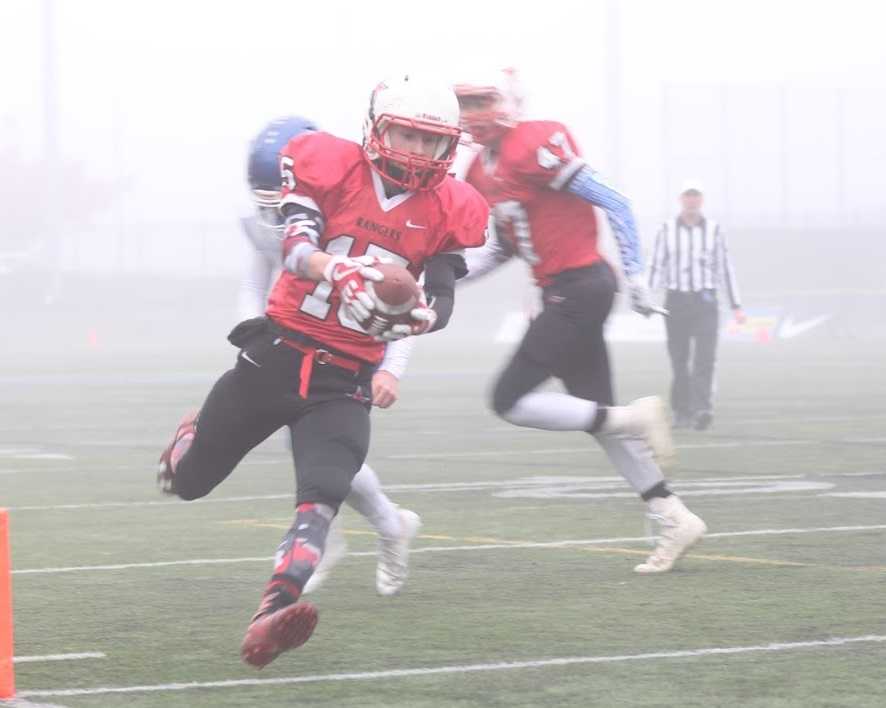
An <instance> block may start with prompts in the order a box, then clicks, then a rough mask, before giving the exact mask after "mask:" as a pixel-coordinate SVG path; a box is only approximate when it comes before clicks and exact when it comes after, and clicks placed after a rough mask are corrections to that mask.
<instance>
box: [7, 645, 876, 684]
mask: <svg viewBox="0 0 886 708" xmlns="http://www.w3.org/2000/svg"><path fill="white" fill-rule="evenodd" d="M863 642H871V643H873V642H876V643H881V642H886V636H883V635H879V634H868V635H865V636H862V637H837V638H833V639H818V640H813V641H807V642H775V643H772V644H757V645H754V646H743V647H709V648H705V649H683V650H676V651H660V652H650V653H646V654H616V655H614V656H570V657H563V658H560V659H537V660H533V661H503V662H496V663H491V664H460V665H453V666H428V667H422V668H416V669H392V670H389V671H364V672H360V673H349V674H316V675H314V676H290V677H281V678H267V679H232V680H228V681H203V682H197V681H194V682H189V683H161V684H154V685H149V686H100V687H98V688H58V689H46V690H36V691H22V692H21V693H20V695H21V696H22V697H28V698H30V697H32V696H33V697H39V696H94V695H98V694H107V693H146V692H151V691H185V690H189V689H195V688H198V689H199V688H234V687H237V686H274V685H278V686H279V685H284V684H297V683H329V682H338V681H362V680H371V679H387V678H407V677H410V676H432V675H435V674H467V673H478V672H482V671H507V670H513V669H540V668H545V667H548V666H574V665H576V664H612V663H617V662H622V661H650V660H655V659H692V658H697V657H705V656H727V655H733V654H749V653H752V652H780V651H793V650H797V649H817V648H819V647H839V646H844V645H847V644H859V643H863Z"/></svg>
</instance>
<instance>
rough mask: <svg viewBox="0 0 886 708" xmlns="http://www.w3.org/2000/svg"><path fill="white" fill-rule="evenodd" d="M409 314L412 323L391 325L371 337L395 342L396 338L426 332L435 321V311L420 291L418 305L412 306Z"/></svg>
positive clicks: (380, 340)
mask: <svg viewBox="0 0 886 708" xmlns="http://www.w3.org/2000/svg"><path fill="white" fill-rule="evenodd" d="M409 316H410V317H411V318H412V320H413V321H412V323H410V324H405V323H404V324H395V325H392V326H391V327H390V328H389V329H386V330H385V331H384V332H382V333H381V334H378V335H376V336H375V337H373V339H375V340H376V341H378V342H396V341H397V340H398V339H404V338H405V337H412V336H416V335H419V334H424V333H425V332H428V331H429V330H430V329H431V328H432V327H433V326H434V323H435V322H436V321H437V313H436V312H435V311H434V310H433V309H431V307H430V306H429V305H428V303H427V301H426V300H425V296H424V293H422V296H421V300H420V301H419V304H418V307H413V308H412V309H411V310H410V311H409Z"/></svg>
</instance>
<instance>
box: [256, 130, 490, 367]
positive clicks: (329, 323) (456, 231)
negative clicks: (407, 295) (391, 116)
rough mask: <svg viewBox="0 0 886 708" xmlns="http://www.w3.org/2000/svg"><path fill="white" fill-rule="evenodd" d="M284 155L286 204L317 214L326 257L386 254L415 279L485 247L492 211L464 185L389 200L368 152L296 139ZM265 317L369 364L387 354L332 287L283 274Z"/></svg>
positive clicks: (314, 137)
mask: <svg viewBox="0 0 886 708" xmlns="http://www.w3.org/2000/svg"><path fill="white" fill-rule="evenodd" d="M280 155H281V159H282V160H284V161H285V162H286V164H287V166H288V167H289V168H290V169H291V171H292V178H290V179H289V180H288V184H284V188H283V199H284V200H286V198H287V197H291V198H292V199H294V200H297V201H299V202H300V203H302V204H309V205H310V206H311V207H312V208H314V209H315V210H316V211H319V212H320V214H321V215H322V217H323V221H324V222H325V228H324V229H323V233H322V234H321V236H320V244H319V245H320V248H322V249H323V250H324V251H326V252H327V253H331V254H334V255H342V256H352V257H354V256H362V255H370V256H378V257H382V256H386V257H388V258H390V259H391V260H392V261H393V262H394V263H398V264H400V265H402V266H404V267H406V268H407V269H408V270H409V271H410V272H411V273H412V275H413V276H415V277H416V278H418V276H419V275H420V274H421V272H422V271H423V270H424V263H425V261H426V260H427V259H428V258H430V257H431V256H434V255H436V254H438V253H447V252H459V251H461V250H462V249H464V248H473V247H477V246H481V245H483V243H484V239H485V233H486V225H487V220H488V218H489V208H488V206H487V205H486V202H485V200H484V199H483V197H481V196H480V195H479V194H478V193H477V191H476V190H475V189H474V188H473V187H470V186H469V185H467V184H465V183H464V182H456V181H455V180H454V179H452V178H451V177H446V179H444V180H443V182H442V183H440V184H439V185H438V186H437V187H435V188H434V189H431V190H427V191H417V192H405V193H402V194H398V195H396V196H393V197H387V196H385V191H384V186H383V183H382V180H381V178H380V177H379V176H378V175H377V174H376V173H375V172H374V171H373V170H372V169H371V168H370V166H369V163H368V162H367V161H366V158H365V157H364V154H363V149H362V148H361V147H360V146H359V145H357V144H356V143H353V142H351V141H349V140H342V139H340V138H336V137H334V136H332V135H330V134H328V133H305V134H302V135H299V136H297V137H296V138H294V139H293V140H291V141H290V142H289V144H288V145H287V146H286V147H285V148H284V149H283V151H282V152H281V153H280ZM267 314H268V316H270V317H271V318H272V319H274V320H275V321H276V322H278V323H279V324H281V325H283V326H284V327H287V328H289V329H293V330H297V331H299V332H302V333H304V334H306V335H307V336H309V337H311V338H313V339H316V340H317V341H318V342H320V343H321V344H325V345H326V346H328V347H329V348H330V349H332V350H337V351H339V352H343V353H345V354H349V355H351V356H353V357H356V358H358V359H361V360H363V361H366V362H369V363H371V364H376V363H378V362H379V361H381V359H382V355H383V354H384V349H385V345H384V343H381V342H376V341H375V340H373V339H372V337H370V336H369V335H368V334H366V332H365V331H364V330H363V328H362V327H360V325H359V324H357V322H355V321H354V320H352V319H351V318H350V317H348V316H347V314H346V313H345V310H344V307H343V306H342V305H341V302H340V300H339V297H338V295H337V293H336V292H335V291H334V290H333V289H332V286H331V285H330V284H329V283H326V282H321V283H318V282H316V281H313V280H308V279H306V278H300V277H298V276H296V275H293V274H292V273H290V272H288V271H283V273H282V274H281V275H280V277H279V279H278V280H277V282H276V283H275V284H274V288H273V290H272V291H271V295H270V297H269V298H268V308H267Z"/></svg>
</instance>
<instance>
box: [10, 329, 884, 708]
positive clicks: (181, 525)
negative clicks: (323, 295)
mask: <svg viewBox="0 0 886 708" xmlns="http://www.w3.org/2000/svg"><path fill="white" fill-rule="evenodd" d="M435 336H438V335H435ZM440 336H442V335H440ZM506 352H507V348H504V347H501V346H494V345H487V344H484V345H483V346H482V347H473V348H472V350H471V351H468V352H466V351H465V350H464V349H463V348H457V347H455V346H452V342H445V341H441V345H440V346H439V347H437V346H435V344H434V341H433V339H431V338H429V339H428V340H427V341H426V342H423V343H422V344H421V346H420V347H419V351H418V353H417V355H416V358H415V362H414V366H413V369H412V372H411V374H410V377H409V379H408V381H407V382H406V383H405V385H404V388H403V399H402V401H401V403H400V404H398V405H397V406H396V407H395V408H394V409H392V410H391V411H387V412H380V413H378V414H376V415H374V426H375V431H374V437H373V446H372V452H371V456H370V462H371V463H372V464H373V465H374V466H375V468H376V470H377V471H378V473H379V475H380V476H381V477H382V479H383V480H384V482H385V483H386V485H388V486H389V488H390V494H391V496H392V497H393V498H394V499H395V500H396V501H398V502H399V503H401V504H402V505H404V506H406V507H408V508H411V509H413V510H415V511H417V512H419V513H420V514H421V515H422V518H423V521H424V527H423V530H422V535H421V536H420V538H419V539H418V540H417V542H416V546H415V551H416V552H415V554H414V555H413V556H412V569H411V578H410V581H409V583H408V586H407V589H406V591H405V592H404V594H402V595H401V596H399V597H395V598H381V597H378V596H376V594H375V592H374V564H375V561H374V557H373V551H374V539H373V536H372V534H371V533H370V532H369V530H368V528H367V525H366V524H365V522H363V520H362V519H360V518H359V517H357V516H356V514H355V513H354V512H353V511H351V510H346V511H345V512H344V522H345V524H344V525H345V528H346V530H347V533H348V540H349V551H350V552H351V555H349V556H348V557H347V558H346V559H345V560H344V561H343V562H342V563H341V565H340V566H339V567H338V568H337V569H336V571H335V573H334V574H333V577H332V578H331V580H330V582H329V583H328V584H327V585H326V586H324V587H323V588H322V589H321V591H320V592H318V593H317V594H316V595H315V596H314V599H315V602H316V603H317V605H318V607H319V610H320V624H319V626H318V628H317V632H316V633H315V635H314V637H313V638H312V639H311V641H310V642H309V643H308V644H307V645H306V646H305V647H304V648H302V649H301V650H298V651H295V652H292V653H289V654H286V655H283V656H282V657H281V658H279V659H278V660H277V661H276V662H275V663H274V664H272V665H271V666H269V667H268V668H267V669H265V670H263V671H261V672H256V671H253V670H252V669H250V668H249V667H247V666H245V665H243V664H242V663H240V661H239V657H238V649H239V643H240V640H241V637H242V634H243V631H244V629H245V626H246V622H247V620H248V619H249V617H250V615H251V613H252V612H253V610H254V609H255V606H256V604H257V602H258V600H259V595H260V591H261V588H262V586H263V584H264V582H265V580H266V578H267V575H268V573H269V571H270V556H271V555H272V554H273V552H274V549H275V547H276V544H277V543H278V541H279V539H280V537H281V536H282V534H283V532H284V530H285V528H286V527H287V526H288V524H289V521H290V510H291V500H290V494H291V491H292V472H291V469H290V464H289V462H288V461H287V459H286V453H285V450H284V448H283V446H282V442H281V440H280V439H272V440H270V441H268V442H267V443H266V444H265V445H263V446H262V447H260V448H259V449H257V450H256V451H254V452H253V453H252V454H251V456H250V457H248V458H247V460H246V462H245V463H244V464H243V465H242V466H241V468H239V469H238V470H237V471H236V473H235V474H234V475H233V476H232V478H231V479H229V480H228V481H227V482H226V483H225V484H224V485H222V486H221V487H220V488H218V489H217V490H216V491H215V492H214V493H213V495H211V497H209V498H208V499H207V500H205V501H203V502H197V503H192V504H186V503H183V502H169V501H168V500H166V499H164V498H162V497H161V496H160V495H159V494H158V493H157V491H156V490H155V487H154V484H153V467H154V462H155V460H156V457H157V455H158V453H159V451H160V449H161V448H162V446H163V445H164V444H165V443H166V440H167V438H168V436H169V435H170V433H171V432H172V430H173V428H174V427H175V423H176V421H177V419H178V417H179V415H180V414H181V413H182V412H183V411H184V410H185V409H187V408H188V407H189V406H192V405H195V404H197V403H199V401H200V399H201V397H202V396H203V395H204V394H205V392H206V391H207V390H208V386H209V384H210V383H211V381H212V380H213V378H214V376H215V375H216V374H218V373H220V372H221V371H222V370H223V367H224V366H225V365H226V363H227V362H228V360H230V359H232V355H233V350H231V349H230V348H226V347H225V345H224V344H223V343H219V344H215V343H214V342H208V343H206V346H205V351H203V352H199V351H192V350H188V351H186V352H185V353H184V354H181V353H178V354H177V353H176V352H175V350H174V348H170V350H166V351H160V350H159V349H158V351H157V352H152V353H151V354H150V356H147V355H145V356H141V357H140V356H138V355H134V354H132V353H127V354H126V355H125V356H121V355H119V354H117V353H114V352H110V351H104V352H103V351H102V350H100V349H99V350H97V351H96V352H94V353H93V354H92V355H90V354H88V353H82V352H81V353H80V354H79V355H78V356H77V357H75V358H73V359H71V360H68V361H58V362H56V363H55V364H54V365H50V364H49V363H46V362H45V361H44V360H35V361H19V362H18V363H16V364H15V365H10V367H8V368H7V370H6V371H5V372H4V373H3V376H2V377H0V394H2V396H3V399H4V400H5V401H6V402H7V403H6V405H4V406H3V407H2V408H0V502H2V504H3V505H5V506H8V507H10V508H11V512H10V517H11V529H12V545H13V561H14V570H15V574H14V576H13V584H14V594H15V621H16V626H15V631H16V655H17V656H19V657H43V656H45V655H55V654H67V653H75V654H76V653H91V652H94V653H100V654H102V655H103V656H102V657H100V658H82V659H69V660H60V661H32V662H22V663H19V664H18V665H17V684H18V688H19V691H20V693H21V695H22V697H23V698H25V699H27V700H30V701H33V702H37V703H50V704H55V705H65V706H130V707H132V708H135V707H142V706H290V705H298V706H320V705H323V706H360V707H361V708H362V707H368V706H408V707H410V708H419V707H423V706H548V705H549V706H704V707H710V706H754V707H757V706H767V707H769V706H778V707H781V706H797V707H800V706H802V707H804V708H805V707H809V706H883V705H886V672H884V667H886V550H884V539H886V463H884V453H886V371H884V369H886V367H884V364H883V361H884V353H886V350H884V348H883V346H882V345H879V346H873V345H870V344H862V343H858V342H828V341H825V340H819V339H815V340H804V339H803V338H798V339H796V340H792V341H791V342H781V343H775V344H772V345H769V346H758V345H740V344H733V345H729V346H724V348H723V351H722V356H721V361H720V368H719V393H718V403H719V408H718V411H717V413H718V415H717V419H716V422H715V427H714V429H713V430H711V431H710V432H708V433H696V432H680V434H679V435H678V436H677V437H678V446H679V448H680V449H679V453H680V459H679V464H678V466H677V467H676V469H675V470H674V471H673V473H672V474H671V477H672V479H673V482H674V486H675V487H676V488H677V490H678V491H681V492H682V493H683V494H685V499H686V501H687V502H688V503H689V504H690V505H691V506H692V507H693V508H694V509H695V510H696V511H697V512H698V513H699V514H700V515H702V516H703V517H704V518H705V519H706V521H707V522H708V525H709V527H710V532H711V537H710V538H709V539H707V540H706V542H705V543H703V544H702V545H700V546H699V547H697V548H696V549H694V551H693V552H692V553H691V555H690V557H688V558H687V559H685V560H684V561H683V562H682V564H681V565H680V567H679V570H678V571H676V572H674V573H672V574H669V575H666V576H662V577H641V576H637V575H635V574H633V573H632V571H631V569H632V567H633V565H634V564H635V563H636V562H638V560H639V559H641V558H642V557H643V554H644V553H646V552H647V551H648V549H649V544H648V542H647V541H645V540H643V537H644V536H645V535H646V534H647V528H646V526H645V524H644V520H643V515H642V511H643V509H642V506H641V505H640V504H639V503H638V501H637V500H636V499H635V498H633V496H632V495H631V494H629V493H628V490H627V488H626V486H625V485H624V484H622V483H621V482H620V481H619V480H618V479H616V478H615V477H614V472H613V471H612V469H611V468H610V467H609V465H608V464H607V462H606V460H605V459H604V457H603V455H602V454H601V453H600V452H599V451H598V450H597V449H595V447H594V445H593V441H592V440H591V439H589V438H587V437H586V436H583V435H580V434H575V435H573V434H556V433H543V432H533V431H526V430H520V429H517V428H512V427H509V426H507V425H506V424H504V423H502V422H500V421H498V420H497V419H495V418H494V417H493V416H492V415H491V414H489V413H488V412H487V410H486V407H485V400H484V397H485V390H486V387H487V384H488V382H489V380H490V378H491V376H492V373H493V372H494V371H495V369H496V368H497V366H498V365H499V363H500V362H501V361H502V359H503V357H504V356H505V354H506ZM614 354H615V359H616V369H617V381H618V394H619V397H620V398H621V399H623V400H626V399H628V398H631V397H633V396H635V395H639V394H644V393H649V392H658V393H664V392H665V390H666V385H667V379H666V369H665V366H666V364H665V361H664V357H663V350H662V348H661V347H660V346H659V345H633V346H628V345H622V346H619V347H617V348H616V349H615V352H614ZM847 493H848V494H853V493H854V494H859V495H861V496H839V495H842V494H847ZM864 494H869V495H871V494H875V495H876V494H878V495H879V496H864ZM779 531H784V533H779ZM65 569H68V570H65ZM62 571H64V572H62ZM842 639H845V640H851V641H846V642H838V641H836V640H842ZM567 658H571V659H573V661H570V662H557V661H556V660H558V659H567ZM507 662H516V665H514V666H502V664H504V663H507ZM410 670H414V671H410ZM403 671H406V672H407V673H405V674H402V673H399V674H398V673H397V672H403ZM184 684H190V685H189V686H184ZM128 687H141V688H139V689H136V690H133V691H132V692H126V693H115V692H113V691H114V690H115V689H126V688H128ZM78 690H82V693H79V694H78V693H77V691H78ZM66 692H67V693H66Z"/></svg>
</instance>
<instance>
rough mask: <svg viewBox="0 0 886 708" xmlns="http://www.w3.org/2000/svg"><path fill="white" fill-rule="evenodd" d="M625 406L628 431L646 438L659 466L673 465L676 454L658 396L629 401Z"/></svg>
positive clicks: (665, 413) (669, 424) (665, 411)
mask: <svg viewBox="0 0 886 708" xmlns="http://www.w3.org/2000/svg"><path fill="white" fill-rule="evenodd" d="M627 408H628V410H629V411H630V413H631V415H630V422H629V423H628V426H627V427H628V428H629V429H630V431H631V432H633V433H634V434H636V435H638V436H640V437H643V438H645V439H646V442H647V443H649V447H650V448H652V454H653V455H654V456H655V461H656V462H658V464H659V466H660V467H670V466H671V465H673V464H674V462H675V460H676V454H675V452H674V441H673V439H672V438H671V422H670V420H668V413H667V409H666V408H665V404H664V401H662V400H661V398H659V397H658V396H646V397H645V398H638V399H637V400H635V401H631V402H630V403H629V404H628V405H627Z"/></svg>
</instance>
